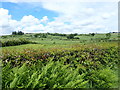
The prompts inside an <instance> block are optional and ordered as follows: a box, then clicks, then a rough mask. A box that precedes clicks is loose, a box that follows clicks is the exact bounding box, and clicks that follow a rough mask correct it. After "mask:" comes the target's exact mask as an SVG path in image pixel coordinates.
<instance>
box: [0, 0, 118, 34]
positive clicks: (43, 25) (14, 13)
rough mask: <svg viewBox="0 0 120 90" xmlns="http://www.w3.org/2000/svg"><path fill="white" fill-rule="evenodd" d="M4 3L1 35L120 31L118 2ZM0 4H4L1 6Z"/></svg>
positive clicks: (0, 11)
mask: <svg viewBox="0 0 120 90" xmlns="http://www.w3.org/2000/svg"><path fill="white" fill-rule="evenodd" d="M8 1H9V2H1V3H2V6H1V5H0V19H1V21H0V28H1V34H2V35H3V34H11V32H12V31H18V30H21V31H23V32H25V33H40V32H41V33H43V32H51V33H56V32H57V33H92V32H94V33H96V32H97V33H108V32H117V31H118V10H117V9H118V6H117V2H79V0H76V1H74V2H70V1H69V2H64V1H63V2H55V1H54V2H34V3H33V2H24V3H23V2H15V0H12V1H11V0H8ZM1 3H0V4H1Z"/></svg>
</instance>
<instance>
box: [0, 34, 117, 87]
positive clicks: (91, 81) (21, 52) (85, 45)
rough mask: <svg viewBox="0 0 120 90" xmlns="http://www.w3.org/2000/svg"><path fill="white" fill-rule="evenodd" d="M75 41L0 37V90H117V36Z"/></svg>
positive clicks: (32, 36) (82, 36)
mask: <svg viewBox="0 0 120 90" xmlns="http://www.w3.org/2000/svg"><path fill="white" fill-rule="evenodd" d="M75 37H79V39H75V38H73V39H67V37H66V36H54V35H50V34H47V37H44V38H43V37H39V36H38V37H35V34H24V35H8V36H1V39H0V41H1V42H2V43H4V47H2V55H1V58H2V67H3V68H2V88H45V89H50V88H118V86H119V85H118V33H111V36H110V37H109V38H107V37H106V34H95V36H91V35H90V34H80V35H76V36H75ZM21 39H22V40H21ZM15 40H16V42H17V44H14V42H15ZM20 40H21V41H20ZM18 41H20V42H18ZM25 41H27V42H28V41H29V42H28V43H26V42H25ZM5 42H6V43H7V44H6V43H5Z"/></svg>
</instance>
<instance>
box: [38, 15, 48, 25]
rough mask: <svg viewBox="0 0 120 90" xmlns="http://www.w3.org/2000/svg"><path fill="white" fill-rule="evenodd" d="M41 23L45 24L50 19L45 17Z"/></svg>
mask: <svg viewBox="0 0 120 90" xmlns="http://www.w3.org/2000/svg"><path fill="white" fill-rule="evenodd" d="M40 21H41V22H43V23H46V22H47V21H48V17H47V16H44V17H43V18H42V19H41V20H40Z"/></svg>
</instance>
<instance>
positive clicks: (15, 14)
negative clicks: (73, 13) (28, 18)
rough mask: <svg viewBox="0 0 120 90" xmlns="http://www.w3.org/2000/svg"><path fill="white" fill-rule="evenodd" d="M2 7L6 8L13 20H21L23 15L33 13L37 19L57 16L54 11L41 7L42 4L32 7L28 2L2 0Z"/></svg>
mask: <svg viewBox="0 0 120 90" xmlns="http://www.w3.org/2000/svg"><path fill="white" fill-rule="evenodd" d="M34 4H35V3H34ZM39 4H40V3H39ZM2 8H4V9H7V10H8V11H9V14H10V15H12V19H15V20H21V19H22V17H23V16H25V15H33V16H35V17H37V18H39V19H41V18H42V17H44V16H48V18H50V19H51V20H52V19H53V17H55V16H58V14H57V13H56V12H54V11H50V10H47V9H44V8H42V5H40V6H39V7H37V6H36V7H32V6H31V5H30V4H28V3H12V2H2Z"/></svg>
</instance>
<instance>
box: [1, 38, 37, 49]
mask: <svg viewBox="0 0 120 90" xmlns="http://www.w3.org/2000/svg"><path fill="white" fill-rule="evenodd" d="M0 42H1V43H2V47H6V46H16V45H22V44H29V43H33V44H36V43H35V42H31V41H29V40H26V39H23V38H20V39H18V40H17V39H16V40H7V41H0Z"/></svg>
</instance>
